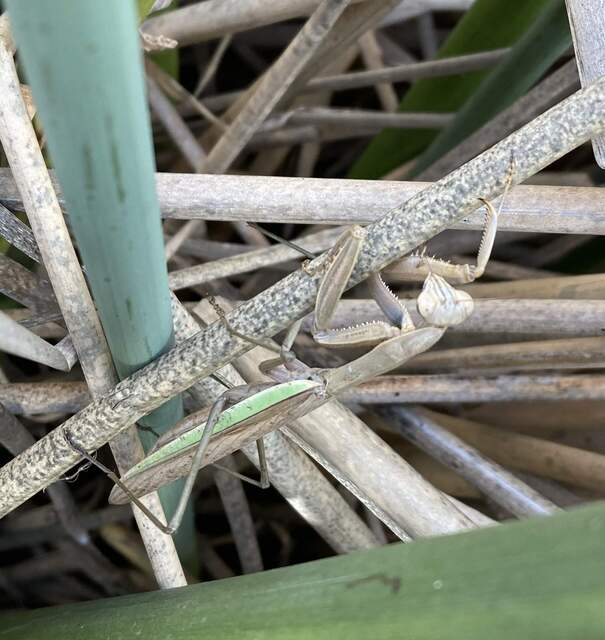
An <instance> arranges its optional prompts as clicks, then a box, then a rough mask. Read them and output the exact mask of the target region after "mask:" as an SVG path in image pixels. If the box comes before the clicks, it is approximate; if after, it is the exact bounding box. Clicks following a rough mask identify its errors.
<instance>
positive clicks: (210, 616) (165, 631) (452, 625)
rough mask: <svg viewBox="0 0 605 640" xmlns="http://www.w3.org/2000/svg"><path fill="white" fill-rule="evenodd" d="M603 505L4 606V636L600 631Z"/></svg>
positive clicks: (571, 634)
mask: <svg viewBox="0 0 605 640" xmlns="http://www.w3.org/2000/svg"><path fill="white" fill-rule="evenodd" d="M604 535H605V507H603V506H602V505H598V506H590V507H584V508H580V509H577V510H574V511H573V512H570V513H562V514H559V515H556V516H552V517H549V518H534V519H531V520H525V521H523V522H516V523H511V524H503V525H499V526H495V527H488V528H486V529H482V530H479V531H473V532H469V533H464V534H460V535H455V536H445V537H439V538H432V539H424V540H419V541H416V542H414V543H412V544H405V545H404V544H391V545H388V546H384V547H381V548H379V549H374V550H372V551H366V552H361V553H353V554H349V555H346V556H339V557H336V558H329V559H326V560H319V561H316V562H310V563H307V564H302V565H297V566H293V567H287V568H284V569H277V570H274V571H265V572H263V573H257V574H252V575H248V576H242V577H238V578H232V579H228V580H220V581H217V582H211V583H206V584H199V585H193V586H190V587H183V588H182V589H172V590H168V591H155V592H153V593H143V594H136V595H130V596H124V597H120V598H109V599H105V600H96V601H93V602H87V603H81V604H77V605H70V606H64V607H53V608H45V609H38V610H37V611H30V612H22V613H16V614H11V615H5V616H4V618H3V621H2V623H3V624H2V638H3V639H4V640H17V638H36V640H47V639H48V640H50V639H51V638H69V639H70V640H101V638H112V639H113V640H120V639H125V638H134V637H137V638H138V637H141V638H146V639H147V640H153V639H155V638H158V639H159V638H174V639H175V640H181V639H182V640H185V639H187V640H189V639H191V640H193V638H202V637H204V638H216V639H219V638H220V640H252V639H254V640H264V639H267V640H269V639H271V640H277V639H279V640H295V639H299V640H303V639H305V640H306V639H307V638H313V639H314V640H324V639H325V640H334V639H335V638H347V639H348V640H356V639H359V640H368V639H369V638H371V639H381V640H382V639H387V638H388V639H393V640H396V639H397V640H398V639H400V638H410V639H412V638H413V640H437V639H441V640H454V639H460V640H485V639H486V638H489V640H511V638H531V639H532V640H568V639H570V638H582V640H597V639H599V640H600V639H601V638H603V629H604V628H605V607H604V606H603V602H604V599H605V546H604V545H603V542H602V541H603V537H604Z"/></svg>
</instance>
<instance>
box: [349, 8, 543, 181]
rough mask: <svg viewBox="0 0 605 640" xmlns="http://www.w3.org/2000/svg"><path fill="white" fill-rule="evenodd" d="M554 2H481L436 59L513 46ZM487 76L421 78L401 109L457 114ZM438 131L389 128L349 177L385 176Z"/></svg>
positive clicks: (467, 14)
mask: <svg viewBox="0 0 605 640" xmlns="http://www.w3.org/2000/svg"><path fill="white" fill-rule="evenodd" d="M550 1H551V0H477V1H476V2H475V3H474V4H473V6H472V7H471V8H470V9H469V10H468V11H467V12H466V14H465V15H464V16H463V17H462V19H461V20H460V22H459V23H458V24H457V25H456V28H455V29H454V30H453V31H452V33H451V34H450V35H449V37H448V39H447V40H446V41H445V43H444V44H443V46H442V47H441V49H440V50H439V53H438V55H437V57H438V58H448V57H450V56H459V55H464V54H468V53H477V52H479V51H491V50H493V49H499V48H500V47H508V46H510V45H512V44H514V43H515V42H516V41H517V40H518V39H519V38H520V37H521V36H522V35H523V33H525V32H526V31H527V29H528V28H529V27H530V26H531V24H532V23H533V22H534V21H535V20H536V18H537V16H538V15H539V14H540V12H541V11H542V10H543V9H544V7H546V6H548V4H549V3H550ZM488 74H489V70H485V71H473V72H472V73H466V74H463V75H457V76H449V77H443V78H426V79H423V80H418V81H417V82H415V83H414V84H413V86H412V87H411V88H410V89H409V91H408V92H407V93H406V95H405V96H404V98H403V100H402V101H401V104H400V105H399V111H426V112H446V113H447V112H453V111H458V109H460V107H461V106H462V105H463V104H464V103H465V102H466V101H467V100H468V99H469V97H470V96H471V95H473V93H474V92H475V91H476V89H477V88H478V87H479V85H480V84H481V82H482V81H483V80H484V78H486V77H487V75H488ZM502 91H506V89H505V88H503V89H502ZM438 133H439V132H438V131H436V130H429V129H416V130H406V129H385V130H384V131H382V132H381V133H379V134H378V135H377V136H376V137H375V138H373V139H372V141H371V142H370V143H369V144H368V146H367V147H366V149H365V151H364V152H363V154H362V155H361V157H360V158H359V159H358V160H357V162H356V163H355V165H354V166H353V167H352V168H351V170H350V172H349V176H348V177H349V178H358V179H362V178H370V179H371V178H380V177H381V176H384V175H385V174H386V173H388V172H389V171H392V170H393V169H396V168H397V167H399V166H400V165H402V164H404V163H405V162H408V161H409V160H411V159H412V158H415V157H416V156H417V155H418V154H419V153H422V152H423V151H424V149H426V148H427V147H428V145H429V144H430V143H431V142H432V141H433V139H434V138H435V137H436V136H437V134H438Z"/></svg>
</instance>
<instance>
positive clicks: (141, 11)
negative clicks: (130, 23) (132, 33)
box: [137, 0, 155, 23]
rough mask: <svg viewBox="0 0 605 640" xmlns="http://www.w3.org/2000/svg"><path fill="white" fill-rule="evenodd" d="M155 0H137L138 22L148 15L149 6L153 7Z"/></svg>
mask: <svg viewBox="0 0 605 640" xmlns="http://www.w3.org/2000/svg"><path fill="white" fill-rule="evenodd" d="M154 2H155V0H137V14H138V16H139V23H141V22H143V20H145V18H146V17H147V16H148V15H149V12H150V11H151V8H152V7H153V4H154Z"/></svg>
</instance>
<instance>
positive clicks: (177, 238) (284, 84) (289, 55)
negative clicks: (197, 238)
mask: <svg viewBox="0 0 605 640" xmlns="http://www.w3.org/2000/svg"><path fill="white" fill-rule="evenodd" d="M349 2H350V0H333V1H332V2H328V1H326V0H324V2H322V3H321V4H320V5H319V7H318V8H317V9H316V10H315V12H314V13H313V15H312V16H311V17H310V18H309V19H308V20H307V22H306V23H305V25H304V26H303V28H302V29H301V30H300V32H299V33H298V34H297V35H296V36H295V37H294V39H293V40H292V42H291V43H290V44H289V45H288V47H287V48H286V50H285V51H284V52H283V53H282V55H281V56H280V57H279V58H278V59H277V61H276V62H275V63H273V65H272V66H271V68H270V69H269V71H267V73H266V74H265V75H264V76H263V77H262V79H261V80H260V81H259V82H258V83H257V86H256V89H255V91H254V93H253V94H252V95H251V96H250V98H249V99H248V100H247V102H246V104H245V105H244V106H243V108H242V110H241V111H240V112H239V114H238V115H237V117H236V118H235V119H234V120H233V122H232V123H231V124H230V125H229V127H228V129H227V130H226V131H225V132H224V133H223V135H222V136H221V137H220V139H219V140H218V142H217V143H216V144H215V145H214V146H213V147H212V150H211V151H210V153H209V155H208V158H207V159H206V162H205V163H204V165H203V171H204V172H205V173H225V172H226V171H227V170H228V169H229V167H230V166H231V165H232V164H233V162H234V161H235V159H236V158H237V156H238V155H239V153H240V151H241V150H242V149H243V148H244V147H245V146H246V144H247V142H248V141H249V140H250V138H252V136H253V135H254V133H255V132H256V131H257V129H258V128H259V127H260V125H261V124H262V123H263V122H264V121H265V120H266V119H267V117H268V116H269V114H270V113H271V111H273V109H274V108H275V107H276V106H277V104H278V103H279V101H280V100H281V99H282V98H283V96H284V95H285V94H286V92H287V91H288V89H289V88H290V87H291V86H292V84H293V83H294V81H295V80H296V78H297V77H298V75H299V74H300V73H301V71H302V70H303V69H304V68H305V66H306V65H307V64H308V62H309V60H311V59H312V58H313V55H314V54H315V52H316V51H317V50H318V48H319V46H320V45H321V43H322V42H323V40H324V37H325V36H326V34H327V33H329V31H330V29H331V28H332V26H333V25H334V23H335V22H336V21H337V20H338V18H339V16H340V15H341V14H342V12H343V11H344V10H345V8H346V7H347V5H348V4H349ZM196 226H197V225H196V222H195V221H191V222H188V223H187V224H186V225H185V226H184V227H183V228H182V229H180V230H179V231H178V232H177V233H176V234H175V235H174V236H173V237H172V238H171V240H170V242H169V244H168V245H167V246H166V256H167V257H170V256H171V255H173V254H174V253H175V252H176V251H177V250H178V248H179V246H180V245H181V244H182V242H183V241H184V240H185V239H186V238H187V237H188V236H190V235H191V233H193V231H194V229H195V227H196Z"/></svg>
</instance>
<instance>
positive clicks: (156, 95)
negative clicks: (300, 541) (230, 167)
mask: <svg viewBox="0 0 605 640" xmlns="http://www.w3.org/2000/svg"><path fill="white" fill-rule="evenodd" d="M147 94H148V98H149V103H150V105H151V108H152V110H153V112H154V113H155V115H156V116H157V117H158V119H159V120H160V122H161V123H162V125H163V126H164V127H165V129H166V131H167V132H168V133H169V135H170V137H171V138H172V140H173V142H174V144H175V145H176V146H177V147H178V148H179V150H180V152H181V153H182V154H183V156H184V157H185V158H186V159H187V162H189V164H190V165H191V168H192V169H193V170H194V171H199V169H200V167H201V166H202V165H203V163H204V161H205V160H206V154H205V153H204V150H203V149H202V147H201V145H200V143H199V142H198V141H197V139H196V137H195V136H194V135H193V134H192V133H191V131H190V130H189V127H188V126H187V125H186V124H185V122H184V120H183V119H182V117H181V115H180V114H179V112H178V111H177V110H176V108H175V107H174V105H173V104H172V103H171V102H170V100H169V99H168V98H167V97H166V96H165V95H164V93H163V92H162V90H161V89H160V87H159V86H158V85H157V83H156V81H155V80H154V79H153V78H152V77H151V76H150V75H148V76H147Z"/></svg>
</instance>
